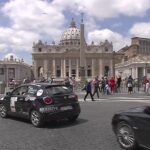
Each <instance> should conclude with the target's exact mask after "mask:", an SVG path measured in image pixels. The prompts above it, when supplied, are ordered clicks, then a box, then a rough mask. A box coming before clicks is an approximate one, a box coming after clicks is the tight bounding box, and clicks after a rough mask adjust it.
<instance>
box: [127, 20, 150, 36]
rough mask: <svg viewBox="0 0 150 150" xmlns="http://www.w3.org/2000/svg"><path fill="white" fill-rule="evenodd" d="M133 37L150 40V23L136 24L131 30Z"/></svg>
mask: <svg viewBox="0 0 150 150" xmlns="http://www.w3.org/2000/svg"><path fill="white" fill-rule="evenodd" d="M129 33H130V34H131V36H139V37H145V38H150V22H141V23H136V24H134V25H133V26H132V27H131V29H130V30H129Z"/></svg>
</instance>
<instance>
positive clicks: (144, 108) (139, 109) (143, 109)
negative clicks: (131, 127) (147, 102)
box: [119, 106, 150, 114]
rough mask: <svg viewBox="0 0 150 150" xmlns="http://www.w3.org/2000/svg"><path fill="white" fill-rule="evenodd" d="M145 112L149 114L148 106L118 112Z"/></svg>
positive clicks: (149, 107)
mask: <svg viewBox="0 0 150 150" xmlns="http://www.w3.org/2000/svg"><path fill="white" fill-rule="evenodd" d="M145 111H147V112H148V111H149V112H150V106H141V107H134V108H130V109H128V110H123V111H120V112H119V113H121V114H124V113H130V114H131V113H143V112H145Z"/></svg>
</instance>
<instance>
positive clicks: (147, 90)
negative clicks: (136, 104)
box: [146, 80, 150, 93]
mask: <svg viewBox="0 0 150 150" xmlns="http://www.w3.org/2000/svg"><path fill="white" fill-rule="evenodd" d="M149 85H150V84H149V80H147V83H146V93H148V92H149Z"/></svg>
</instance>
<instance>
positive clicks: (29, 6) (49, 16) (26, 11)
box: [0, 0, 65, 51]
mask: <svg viewBox="0 0 150 150" xmlns="http://www.w3.org/2000/svg"><path fill="white" fill-rule="evenodd" d="M0 11H1V13H2V14H3V16H5V17H7V18H9V23H8V24H9V26H8V27H0V33H1V34H0V51H3V50H4V49H5V51H7V50H8V49H11V50H13V51H24V50H27V51H31V50H32V43H33V42H34V41H37V40H38V39H44V40H50V39H51V40H52V39H54V40H58V37H60V35H61V33H62V29H63V25H64V22H65V17H64V15H63V13H62V12H61V11H60V10H59V8H58V11H57V8H56V7H52V4H51V3H48V2H47V1H41V0H34V3H31V1H30V0H23V1H20V0H13V1H8V2H7V3H5V4H4V5H2V7H1V10H0ZM43 35H44V36H43ZM6 45H7V46H6Z"/></svg>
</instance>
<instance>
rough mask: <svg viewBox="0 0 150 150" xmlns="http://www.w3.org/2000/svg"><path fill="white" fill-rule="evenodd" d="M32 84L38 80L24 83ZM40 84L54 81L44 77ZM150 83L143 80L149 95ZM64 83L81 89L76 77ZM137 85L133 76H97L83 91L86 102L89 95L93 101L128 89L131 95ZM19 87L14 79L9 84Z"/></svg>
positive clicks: (27, 80)
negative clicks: (101, 95) (101, 96)
mask: <svg viewBox="0 0 150 150" xmlns="http://www.w3.org/2000/svg"><path fill="white" fill-rule="evenodd" d="M30 82H33V83H35V82H36V80H30V79H29V77H27V78H25V79H24V80H23V81H22V83H23V84H26V83H30ZM38 82H49V83H50V84H52V83H53V82H54V80H53V78H50V79H47V80H46V79H45V78H44V77H43V78H41V79H40V80H39V81H38ZM149 82H150V81H149V79H148V78H147V77H146V76H145V77H144V78H143V80H142V86H143V87H144V92H145V93H149V87H150V83H149ZM22 83H21V84H22ZM62 83H63V84H65V85H66V86H68V87H70V88H72V90H73V91H76V90H77V89H78V88H79V87H78V83H77V81H76V80H75V78H74V77H68V76H67V77H66V78H65V79H64V81H63V82H62ZM137 84H139V83H137V81H136V80H135V79H133V78H132V76H131V75H130V76H129V77H128V78H126V79H121V76H118V77H110V78H108V77H106V76H105V77H102V78H99V77H98V76H97V77H95V78H94V79H92V80H86V82H85V84H84V87H82V90H85V93H86V94H85V97H84V100H86V98H87V96H88V95H90V96H91V99H92V100H94V97H95V95H96V96H97V98H100V94H103V95H104V94H105V95H111V94H114V93H121V92H123V90H125V89H127V91H128V93H129V94H131V93H133V92H134V88H135V87H136V85H137ZM17 85H18V84H17V82H16V81H15V80H14V79H12V80H10V82H9V86H10V87H12V88H14V87H15V86H17ZM138 86H140V85H138Z"/></svg>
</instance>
